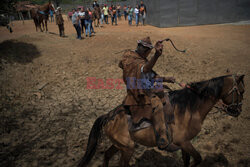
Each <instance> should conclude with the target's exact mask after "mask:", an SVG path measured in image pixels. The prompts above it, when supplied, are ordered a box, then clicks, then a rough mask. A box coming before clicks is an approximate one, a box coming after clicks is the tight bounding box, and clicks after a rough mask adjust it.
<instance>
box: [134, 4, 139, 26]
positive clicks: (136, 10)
mask: <svg viewBox="0 0 250 167" xmlns="http://www.w3.org/2000/svg"><path fill="white" fill-rule="evenodd" d="M134 13H135V24H136V26H138V25H139V19H140V11H139V5H136V7H135V11H134Z"/></svg>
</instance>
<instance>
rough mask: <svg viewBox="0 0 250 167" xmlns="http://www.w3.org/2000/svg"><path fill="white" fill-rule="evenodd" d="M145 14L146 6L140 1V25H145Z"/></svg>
mask: <svg viewBox="0 0 250 167" xmlns="http://www.w3.org/2000/svg"><path fill="white" fill-rule="evenodd" d="M146 14H147V8H146V6H145V5H144V4H143V1H141V5H140V15H141V18H142V25H145V20H146Z"/></svg>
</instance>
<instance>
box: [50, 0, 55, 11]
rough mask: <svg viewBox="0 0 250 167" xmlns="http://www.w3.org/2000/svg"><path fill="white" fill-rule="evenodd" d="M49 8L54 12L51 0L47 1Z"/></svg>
mask: <svg viewBox="0 0 250 167" xmlns="http://www.w3.org/2000/svg"><path fill="white" fill-rule="evenodd" d="M49 9H50V10H52V11H53V12H55V6H54V4H53V3H52V2H51V1H49Z"/></svg>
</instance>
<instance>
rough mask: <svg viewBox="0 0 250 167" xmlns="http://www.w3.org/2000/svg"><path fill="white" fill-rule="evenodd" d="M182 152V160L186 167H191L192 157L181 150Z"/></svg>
mask: <svg viewBox="0 0 250 167" xmlns="http://www.w3.org/2000/svg"><path fill="white" fill-rule="evenodd" d="M181 152H182V160H183V162H184V167H189V164H190V155H189V154H188V153H187V152H186V151H184V150H183V149H181Z"/></svg>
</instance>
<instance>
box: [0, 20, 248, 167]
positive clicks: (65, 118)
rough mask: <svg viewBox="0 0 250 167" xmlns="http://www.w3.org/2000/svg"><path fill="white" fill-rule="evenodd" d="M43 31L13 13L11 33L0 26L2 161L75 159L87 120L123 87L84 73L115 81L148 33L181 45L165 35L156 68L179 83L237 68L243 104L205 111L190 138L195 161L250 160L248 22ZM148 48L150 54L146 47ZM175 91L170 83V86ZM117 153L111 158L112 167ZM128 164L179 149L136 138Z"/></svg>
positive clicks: (169, 157) (174, 159)
mask: <svg viewBox="0 0 250 167" xmlns="http://www.w3.org/2000/svg"><path fill="white" fill-rule="evenodd" d="M48 28H49V32H48V33H45V32H36V31H35V26H34V24H33V22H32V21H25V23H24V24H23V23H22V22H20V21H15V22H14V25H13V30H14V32H13V33H12V34H10V33H8V31H7V29H6V28H4V27H1V28H0V42H1V43H0V59H1V61H0V65H1V66H0V97H1V102H0V109H1V116H0V118H1V120H0V124H1V131H0V135H1V137H0V148H1V149H0V150H1V151H0V166H22V167H26V166H29V167H30V166H64V167H70V166H76V165H77V163H78V161H79V160H80V158H81V157H82V156H83V154H84V151H85V149H86V144H87V139H88V135H89V132H90V129H91V127H92V125H93V122H94V121H95V119H96V118H97V117H98V116H100V115H102V114H104V113H107V112H108V111H110V110H111V109H113V108H114V107H115V106H117V105H119V104H120V103H121V102H122V100H123V98H124V96H125V94H126V91H125V87H124V86H123V89H112V90H96V89H95V90H93V89H91V90H89V89H87V82H86V78H87V77H96V78H99V79H104V80H105V79H108V78H113V79H120V78H122V71H121V69H119V67H118V62H119V60H120V58H121V54H114V53H115V52H119V51H121V50H124V49H135V47H136V40H138V39H141V38H144V37H146V36H150V37H151V39H152V41H153V42H154V43H155V42H156V41H157V40H159V39H164V38H171V39H172V40H173V41H174V42H175V44H176V46H177V47H179V48H180V49H187V53H185V54H183V53H178V52H176V51H175V50H174V49H173V48H172V46H170V44H169V43H164V51H163V55H162V56H161V57H160V59H159V61H158V62H157V65H156V67H155V70H156V71H157V72H158V73H159V74H161V75H164V76H174V77H175V78H176V79H177V81H183V82H192V81H200V80H205V79H210V78H213V77H217V76H221V75H226V74H228V73H227V71H230V73H243V74H245V75H246V77H245V85H246V93H245V100H244V101H243V104H244V105H243V112H242V114H241V115H240V117H239V118H232V117H230V116H227V115H225V114H222V113H214V112H215V111H216V110H213V111H212V112H211V114H209V115H208V116H207V118H206V120H205V122H204V125H203V128H202V131H201V133H200V134H199V135H198V136H197V137H196V138H195V139H194V140H193V141H192V142H193V144H194V146H195V148H197V150H198V151H199V152H200V153H201V155H202V157H203V159H204V161H203V163H202V165H201V166H242V167H243V166H244V167H245V166H249V164H250V160H249V157H250V133H249V128H250V124H249V120H250V113H249V109H250V103H249V102H250V101H249V97H250V92H249V88H250V78H249V74H250V71H249V63H250V56H249V53H250V47H249V44H250V25H237V26H236V25H206V26H193V27H177V28H156V27H152V26H139V27H136V26H132V27H130V26H128V25H127V22H125V21H120V22H119V25H118V26H111V25H104V27H102V28H95V31H96V34H95V36H93V37H91V38H85V39H83V40H81V41H80V40H77V39H76V32H75V29H74V28H73V26H72V24H71V22H70V21H67V20H66V21H65V33H66V35H67V37H66V38H60V37H59V35H58V27H57V26H56V25H55V23H48ZM152 54H153V53H152ZM170 87H171V88H173V89H179V87H178V86H177V85H170ZM106 148H108V146H107V145H106V143H105V142H104V143H101V144H100V146H99V149H98V150H97V153H96V156H95V157H94V159H93V160H92V162H91V165H90V166H93V167H94V166H98V165H101V163H102V158H103V152H104V150H105V149H106ZM118 160H119V155H116V156H115V157H114V158H113V159H112V160H111V166H118ZM131 165H134V166H182V165H183V163H182V160H181V153H180V152H176V153H172V154H171V153H165V152H162V151H158V150H157V149H152V148H145V147H143V146H140V145H138V146H137V148H136V151H135V153H134V156H133V158H132V160H131Z"/></svg>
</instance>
